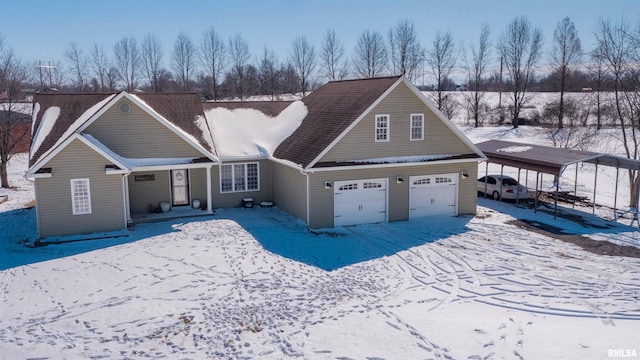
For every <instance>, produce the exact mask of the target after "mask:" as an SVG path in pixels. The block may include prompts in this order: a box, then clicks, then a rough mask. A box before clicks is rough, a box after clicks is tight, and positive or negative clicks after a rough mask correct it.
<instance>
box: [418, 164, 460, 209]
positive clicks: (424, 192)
mask: <svg viewBox="0 0 640 360" xmlns="http://www.w3.org/2000/svg"><path fill="white" fill-rule="evenodd" d="M457 197H458V174H439V175H423V176H411V177H409V219H414V218H421V217H428V216H436V215H457V214H458V210H457Z"/></svg>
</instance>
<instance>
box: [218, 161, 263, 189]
mask: <svg viewBox="0 0 640 360" xmlns="http://www.w3.org/2000/svg"><path fill="white" fill-rule="evenodd" d="M257 190H260V177H259V174H258V163H240V164H224V165H221V166H220V192H223V193H226V192H242V191H257Z"/></svg>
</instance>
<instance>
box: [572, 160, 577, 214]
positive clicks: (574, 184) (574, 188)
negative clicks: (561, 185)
mask: <svg viewBox="0 0 640 360" xmlns="http://www.w3.org/2000/svg"><path fill="white" fill-rule="evenodd" d="M573 195H575V197H576V199H575V200H573V207H572V209H575V208H576V200H577V199H578V163H576V177H575V178H574V179H573Z"/></svg>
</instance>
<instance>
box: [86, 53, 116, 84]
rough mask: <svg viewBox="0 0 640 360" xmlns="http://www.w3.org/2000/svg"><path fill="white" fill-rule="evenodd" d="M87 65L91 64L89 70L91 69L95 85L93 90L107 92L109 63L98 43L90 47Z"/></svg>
mask: <svg viewBox="0 0 640 360" xmlns="http://www.w3.org/2000/svg"><path fill="white" fill-rule="evenodd" d="M89 63H90V64H91V68H92V69H93V74H94V75H93V76H94V79H95V83H97V84H96V85H94V90H100V91H104V90H107V89H108V88H109V87H108V83H109V81H108V77H109V76H108V74H109V69H110V68H111V64H110V61H109V57H108V56H107V53H106V52H105V51H104V47H103V46H102V45H99V44H98V43H94V44H93V46H92V47H91V57H90V58H89ZM110 90H111V89H110Z"/></svg>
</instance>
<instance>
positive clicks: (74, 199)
mask: <svg viewBox="0 0 640 360" xmlns="http://www.w3.org/2000/svg"><path fill="white" fill-rule="evenodd" d="M71 206H72V210H73V215H86V214H91V191H90V187H89V179H71Z"/></svg>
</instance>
